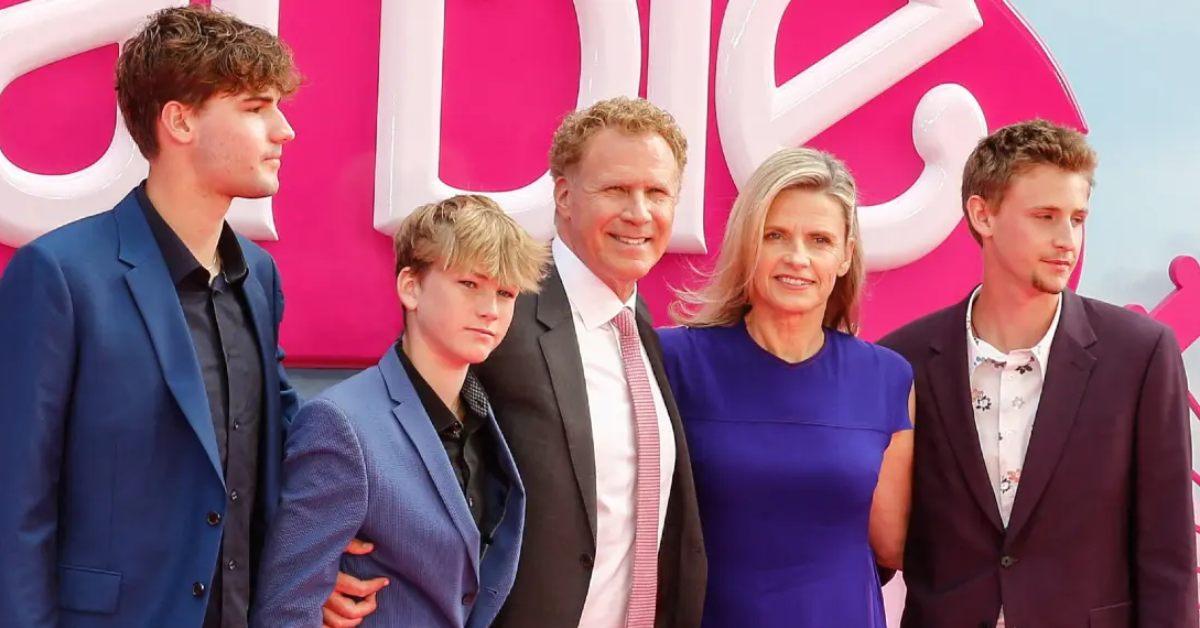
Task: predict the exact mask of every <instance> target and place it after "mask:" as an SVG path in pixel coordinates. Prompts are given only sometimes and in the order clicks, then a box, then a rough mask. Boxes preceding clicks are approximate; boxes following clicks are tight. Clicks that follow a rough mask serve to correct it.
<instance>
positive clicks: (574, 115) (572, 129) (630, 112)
mask: <svg viewBox="0 0 1200 628" xmlns="http://www.w3.org/2000/svg"><path fill="white" fill-rule="evenodd" d="M604 129H618V130H620V131H623V132H625V133H629V134H631V135H641V134H643V133H657V134H658V135H659V136H661V137H662V138H663V139H664V140H666V142H667V146H669V147H670V148H671V154H672V155H674V156H675V165H677V166H678V167H679V174H681V175H682V174H683V167H684V166H686V165H687V138H686V137H684V135H683V131H682V130H681V129H680V128H679V125H678V124H676V123H675V118H674V117H673V116H672V115H671V114H669V113H667V112H666V111H665V110H663V109H661V108H659V107H658V106H656V105H654V104H653V103H651V102H650V101H648V100H644V99H641V98H628V97H625V96H618V97H616V98H609V99H608V100H601V101H600V102H597V103H596V104H594V105H592V106H591V107H588V108H587V109H579V110H577V111H573V112H571V113H570V114H568V115H567V117H566V118H563V121H562V124H560V125H558V130H557V131H555V132H554V141H553V142H552V143H551V144H550V174H551V175H552V176H554V177H561V176H563V174H564V173H565V172H566V171H567V170H569V169H570V168H571V166H574V165H575V164H577V163H579V160H580V159H582V158H583V147H584V146H586V145H587V141H588V140H589V139H591V138H592V136H593V135H595V134H596V133H598V132H600V131H602V130H604Z"/></svg>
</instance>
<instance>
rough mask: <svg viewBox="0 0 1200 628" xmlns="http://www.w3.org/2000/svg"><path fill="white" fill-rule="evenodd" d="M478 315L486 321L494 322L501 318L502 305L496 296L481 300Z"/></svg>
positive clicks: (477, 309) (485, 297) (477, 310)
mask: <svg viewBox="0 0 1200 628" xmlns="http://www.w3.org/2000/svg"><path fill="white" fill-rule="evenodd" d="M476 314H477V315H478V316H479V318H481V319H483V320H485V321H494V320H496V319H498V318H500V304H499V300H498V298H497V297H496V295H494V294H493V295H490V296H484V297H483V298H481V299H479V304H478V306H477V307H476Z"/></svg>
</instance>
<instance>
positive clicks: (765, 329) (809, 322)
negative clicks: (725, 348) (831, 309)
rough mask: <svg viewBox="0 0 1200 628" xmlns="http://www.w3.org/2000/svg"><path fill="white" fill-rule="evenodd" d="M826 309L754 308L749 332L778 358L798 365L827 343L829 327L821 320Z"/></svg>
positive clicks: (749, 314) (747, 319) (749, 323)
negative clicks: (793, 311) (795, 311)
mask: <svg viewBox="0 0 1200 628" xmlns="http://www.w3.org/2000/svg"><path fill="white" fill-rule="evenodd" d="M824 316H825V312H824V310H823V309H822V310H821V311H812V312H807V313H805V314H780V313H778V312H775V311H773V310H771V309H769V308H761V307H760V308H754V309H751V310H750V312H749V313H747V314H746V331H747V332H749V333H750V337H751V338H753V339H754V342H756V343H758V346H760V347H762V348H763V349H766V350H767V351H769V352H771V353H772V354H773V355H774V356H775V357H777V358H779V359H780V360H783V361H784V362H788V363H791V364H796V363H797V362H803V361H804V360H807V359H809V358H811V357H813V356H814V355H816V354H817V352H818V351H820V350H821V347H823V346H825V330H824V328H822V326H821V319H822V318H824Z"/></svg>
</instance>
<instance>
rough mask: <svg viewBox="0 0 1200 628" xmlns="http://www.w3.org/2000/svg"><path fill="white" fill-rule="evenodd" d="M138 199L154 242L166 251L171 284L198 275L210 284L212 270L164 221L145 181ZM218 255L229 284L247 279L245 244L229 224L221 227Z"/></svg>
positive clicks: (138, 193) (164, 256)
mask: <svg viewBox="0 0 1200 628" xmlns="http://www.w3.org/2000/svg"><path fill="white" fill-rule="evenodd" d="M135 196H136V197H137V201H138V205H140V206H141V208H142V213H144V214H145V216H146V223H147V224H148V225H150V232H151V233H152V234H153V235H154V241H155V243H157V244H158V249H159V251H161V252H162V256H163V261H165V262H166V263H167V271H168V272H170V273H171V281H172V282H174V283H175V285H177V286H178V285H179V284H180V283H182V282H183V281H184V280H185V279H188V278H190V277H193V276H197V277H199V280H200V281H202V282H203V283H204V285H207V284H208V271H207V270H205V269H204V266H202V265H201V264H200V262H198V261H196V256H194V255H192V252H191V251H189V250H188V248H187V246H186V245H184V243H183V240H180V239H179V236H178V235H177V234H176V233H175V231H174V230H172V229H171V226H170V225H168V224H167V221H166V220H163V217H162V215H161V214H159V213H158V209H157V208H156V207H154V203H151V202H150V197H149V196H148V195H147V194H146V182H145V181H142V183H141V184H140V185H138V187H137V190H136V193H135ZM217 255H218V256H219V257H220V259H221V274H222V275H224V277H225V281H227V282H229V283H232V284H236V283H240V282H241V281H242V280H243V279H245V277H246V273H247V272H248V268H247V267H246V257H245V255H244V254H243V253H242V246H241V244H239V243H238V240H237V234H235V233H234V232H233V229H231V228H230V227H229V223H228V222H226V223H224V224H222V225H221V237H220V239H219V240H217ZM197 271H200V273H201V274H200V275H196V273H197Z"/></svg>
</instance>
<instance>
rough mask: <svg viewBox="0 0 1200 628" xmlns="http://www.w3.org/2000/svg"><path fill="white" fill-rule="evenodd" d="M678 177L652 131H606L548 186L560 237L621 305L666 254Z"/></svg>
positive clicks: (671, 157)
mask: <svg viewBox="0 0 1200 628" xmlns="http://www.w3.org/2000/svg"><path fill="white" fill-rule="evenodd" d="M680 174H681V173H680V172H679V167H678V165H677V164H676V162H675V156H674V155H673V154H672V153H671V148H670V146H669V145H668V144H667V141H666V140H664V139H663V138H662V136H660V135H658V134H657V133H644V134H640V135H631V134H628V133H624V132H622V131H619V130H617V129H604V130H601V131H600V132H598V133H596V134H595V135H593V136H592V137H591V139H589V140H588V142H587V144H585V145H584V148H583V155H582V157H581V158H580V160H579V163H577V164H575V165H574V166H572V167H571V169H570V171H568V172H567V173H565V174H564V175H563V176H560V177H558V179H556V180H555V182H554V200H555V205H556V207H555V211H556V212H557V215H556V222H557V226H558V235H559V237H560V238H562V240H563V242H564V243H565V244H566V245H567V246H568V247H570V249H571V251H572V252H574V253H575V255H576V256H578V257H579V259H580V261H582V262H583V263H584V265H586V266H587V267H588V269H589V270H591V271H592V273H593V274H595V275H596V277H597V278H599V279H600V281H602V282H604V284H605V285H606V286H608V287H609V288H610V289H612V291H613V292H614V293H616V295H617V296H618V297H619V298H621V299H622V300H624V299H627V298H628V297H629V295H630V294H632V291H633V288H634V285H635V284H636V283H637V281H638V280H639V279H641V278H642V277H645V276H646V273H648V272H650V269H651V268H653V267H654V265H655V264H656V263H658V260H659V259H660V258H662V256H663V253H664V252H665V251H666V250H667V240H668V239H669V238H670V235H671V223H672V222H673V221H674V220H675V204H676V202H677V201H678V194H679V178H680Z"/></svg>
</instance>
